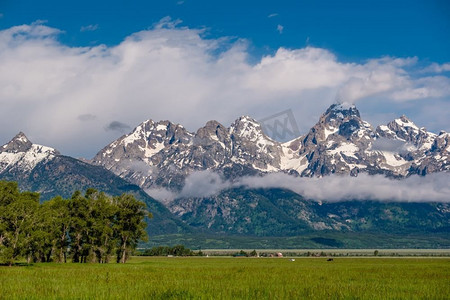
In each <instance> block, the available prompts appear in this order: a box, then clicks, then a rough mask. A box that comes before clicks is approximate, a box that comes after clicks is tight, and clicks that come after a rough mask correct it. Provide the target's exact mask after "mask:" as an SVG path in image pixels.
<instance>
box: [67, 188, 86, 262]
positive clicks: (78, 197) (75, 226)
mask: <svg viewBox="0 0 450 300" xmlns="http://www.w3.org/2000/svg"><path fill="white" fill-rule="evenodd" d="M89 210H90V207H89V201H88V200H87V199H86V198H85V197H83V195H82V194H81V192H80V191H76V192H75V193H73V195H72V198H71V199H70V201H69V216H70V228H69V237H70V249H71V254H72V262H76V263H78V262H86V259H87V254H88V253H87V252H88V251H89V248H90V247H89V238H88V234H89V233H88V231H89V226H88V221H89Z"/></svg>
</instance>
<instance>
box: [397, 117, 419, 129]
mask: <svg viewBox="0 0 450 300" xmlns="http://www.w3.org/2000/svg"><path fill="white" fill-rule="evenodd" d="M393 122H395V123H397V124H398V125H400V126H402V127H413V128H416V129H419V127H418V126H417V125H416V124H414V122H413V121H411V120H410V119H409V118H408V117H406V116H405V115H401V116H400V118H397V119H395V120H394V121H393Z"/></svg>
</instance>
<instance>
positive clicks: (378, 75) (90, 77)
mask: <svg viewBox="0 0 450 300" xmlns="http://www.w3.org/2000/svg"><path fill="white" fill-rule="evenodd" d="M180 22H181V21H180V20H172V19H170V18H169V17H166V18H164V19H163V20H161V21H160V22H159V23H157V24H155V25H154V26H153V27H152V28H150V29H148V30H144V31H140V32H136V33H134V34H131V35H130V36H128V37H127V38H126V39H125V40H123V41H122V42H121V43H120V44H118V45H114V46H105V45H99V46H93V47H71V46H67V45H65V44H63V43H61V42H60V41H59V39H58V36H59V34H61V32H62V31H61V30H59V29H56V28H52V27H49V26H45V25H44V24H43V23H42V22H36V23H33V24H30V25H20V26H15V27H11V28H9V29H5V30H2V31H0V105H1V107H2V109H1V111H0V137H1V139H2V141H0V142H7V141H8V139H9V138H11V137H13V136H14V135H15V134H16V133H17V132H19V131H24V132H25V133H27V134H28V135H31V136H33V137H34V139H35V142H36V143H40V144H45V145H49V146H52V147H55V148H57V149H59V150H60V151H61V152H62V153H64V154H67V155H73V156H84V157H92V156H93V155H94V154H95V153H96V152H97V151H98V150H99V149H101V148H103V147H104V146H105V145H106V144H107V143H109V142H110V141H111V140H113V139H115V138H117V137H118V134H119V133H120V134H121V133H123V132H122V131H120V130H125V129H126V128H125V127H124V126H120V124H111V120H121V122H120V123H121V124H131V126H136V125H138V124H139V123H141V122H142V121H144V120H147V119H155V120H167V119H169V120H171V121H173V122H176V123H180V124H183V125H184V126H186V127H187V128H188V129H189V130H192V131H194V130H196V129H197V128H199V127H201V126H203V125H204V124H205V123H206V121H208V120H211V119H215V120H218V121H219V122H221V123H222V124H225V125H227V124H231V123H232V122H233V121H234V120H235V119H236V118H237V117H238V116H241V115H251V116H253V117H254V118H256V119H259V118H264V117H266V116H269V115H272V114H273V113H274V112H278V111H284V110H286V109H292V111H293V113H294V115H295V116H296V119H297V121H298V125H299V129H300V131H302V132H303V131H306V130H308V129H309V128H310V127H311V126H312V125H313V124H314V123H315V122H316V121H317V119H318V117H319V115H320V113H322V112H323V111H324V110H325V109H326V108H327V107H328V106H329V105H330V104H332V103H333V102H334V101H335V95H336V93H338V95H339V97H338V98H340V99H344V100H346V101H353V102H355V101H358V102H362V103H367V102H368V100H367V99H370V101H375V100H376V101H381V99H383V101H385V103H387V104H390V103H405V102H409V103H412V104H413V105H415V107H416V108H415V109H416V111H417V115H420V112H421V111H422V110H423V106H425V105H426V106H428V107H439V106H438V105H435V106H431V105H429V104H430V100H429V99H432V98H438V99H439V101H441V102H444V104H445V103H448V98H449V97H450V90H449V86H450V84H449V80H450V79H449V78H448V77H446V76H444V75H443V74H444V73H442V74H441V76H426V75H427V74H425V76H420V75H417V74H416V75H415V76H413V75H412V74H410V73H409V71H408V70H409V69H410V68H411V67H414V65H415V64H416V62H417V59H416V58H381V59H371V60H368V61H366V62H362V63H354V62H341V61H339V59H338V58H337V57H336V56H335V55H334V54H333V53H332V52H330V51H328V50H327V49H321V48H315V47H305V48H301V49H286V48H279V49H278V50H277V51H276V52H275V53H274V54H269V55H265V56H263V57H262V58H260V59H256V60H255V59H254V58H252V59H250V58H251V57H250V52H249V50H248V48H249V47H248V43H249V42H248V41H245V40H242V39H238V40H236V39H234V40H233V39H227V38H218V39H211V38H205V37H204V35H205V34H204V33H205V31H204V30H202V29H192V28H187V27H180V26H179V24H180ZM250 61H251V62H250ZM423 100H427V102H426V104H420V101H423ZM435 104H436V103H435ZM383 105H384V104H383ZM409 105H411V104H409ZM440 106H441V107H442V105H440ZM404 107H410V106H403V107H401V106H398V108H399V110H400V109H401V108H404ZM379 110H380V111H381V112H380V113H385V112H386V111H389V112H392V105H391V106H390V107H387V106H386V107H385V108H384V111H382V108H380V109H379ZM86 111H88V112H89V113H90V114H92V115H95V116H96V118H95V119H92V120H90V121H89V122H80V119H79V116H81V115H83V114H86ZM361 111H363V109H361ZM402 113H404V112H402V111H400V112H399V113H398V115H401V114H402ZM435 113H442V110H439V109H436V110H435ZM19 115H20V118H19V117H18V116H19ZM408 115H409V116H410V117H412V118H413V119H414V114H412V113H410V112H408ZM441 119H442V120H443V121H442V122H443V123H440V124H435V125H434V126H436V127H439V128H438V130H439V129H441V128H444V129H445V128H446V127H448V125H447V124H448V119H446V118H436V119H433V121H436V120H441ZM368 121H370V120H368ZM55 124H58V126H55ZM104 124H109V125H111V126H108V127H107V128H109V129H112V130H108V131H106V132H105V130H104V129H105V126H104ZM116 125H119V126H116ZM423 125H425V126H427V128H430V127H431V126H429V125H428V124H427V123H425V124H423ZM114 128H115V129H120V130H114ZM80 140H83V141H84V142H83V143H80V142H79V141H80Z"/></svg>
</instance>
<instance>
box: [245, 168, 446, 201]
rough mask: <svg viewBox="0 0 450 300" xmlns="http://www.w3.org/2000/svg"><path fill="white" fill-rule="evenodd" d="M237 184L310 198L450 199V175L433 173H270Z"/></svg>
mask: <svg viewBox="0 0 450 300" xmlns="http://www.w3.org/2000/svg"><path fill="white" fill-rule="evenodd" d="M240 184H242V185H244V186H247V187H249V188H286V189H290V190H292V191H294V192H296V193H298V194H300V195H303V196H305V197H306V198H309V199H314V200H326V201H343V200H377V201H402V202H450V197H449V195H450V174H449V173H435V174H430V175H427V176H425V177H421V176H416V175H414V176H411V177H409V178H406V179H402V180H394V179H388V178H386V177H384V176H381V175H375V176H371V175H367V174H360V175H359V176H358V177H350V176H337V175H333V176H326V177H323V178H304V177H293V176H290V175H287V174H281V173H274V174H269V175H266V176H263V177H247V178H243V179H242V180H241V182H240Z"/></svg>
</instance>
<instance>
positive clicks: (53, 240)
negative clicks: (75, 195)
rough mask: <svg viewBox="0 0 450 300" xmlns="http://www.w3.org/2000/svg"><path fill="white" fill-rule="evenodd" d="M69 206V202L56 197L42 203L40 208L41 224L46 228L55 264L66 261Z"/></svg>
mask: <svg viewBox="0 0 450 300" xmlns="http://www.w3.org/2000/svg"><path fill="white" fill-rule="evenodd" d="M69 204H70V202H69V200H65V199H63V198H62V197H60V196H57V197H55V198H53V199H51V200H49V201H47V202H44V203H43V204H42V207H41V214H40V215H41V224H42V225H43V226H44V228H46V232H47V234H48V239H49V240H50V244H51V247H52V249H54V250H55V252H56V253H55V260H56V261H57V262H66V261H67V247H68V246H69V229H70V226H71V218H70V210H69ZM47 251H48V250H47ZM47 253H48V252H47ZM47 261H48V259H47Z"/></svg>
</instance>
